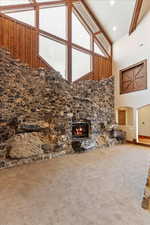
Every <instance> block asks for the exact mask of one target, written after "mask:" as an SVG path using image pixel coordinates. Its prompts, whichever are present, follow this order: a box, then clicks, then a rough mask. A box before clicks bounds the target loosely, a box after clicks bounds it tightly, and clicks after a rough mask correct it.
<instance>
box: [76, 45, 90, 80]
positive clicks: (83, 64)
mask: <svg viewBox="0 0 150 225" xmlns="http://www.w3.org/2000/svg"><path fill="white" fill-rule="evenodd" d="M90 71H91V56H90V55H88V54H85V53H83V52H80V51H78V50H76V49H72V81H75V80H77V79H79V78H80V77H82V76H83V75H86V74H87V73H89V72H90Z"/></svg>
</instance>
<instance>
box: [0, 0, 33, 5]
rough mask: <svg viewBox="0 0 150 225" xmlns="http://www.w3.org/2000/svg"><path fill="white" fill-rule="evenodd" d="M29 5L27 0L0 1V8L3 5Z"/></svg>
mask: <svg viewBox="0 0 150 225" xmlns="http://www.w3.org/2000/svg"><path fill="white" fill-rule="evenodd" d="M27 3H30V2H29V1H28V0H0V6H4V5H19V4H27Z"/></svg>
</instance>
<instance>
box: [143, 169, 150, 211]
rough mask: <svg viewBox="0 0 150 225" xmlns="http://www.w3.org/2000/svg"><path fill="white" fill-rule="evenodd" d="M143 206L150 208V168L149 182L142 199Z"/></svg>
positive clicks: (149, 172) (149, 173)
mask: <svg viewBox="0 0 150 225" xmlns="http://www.w3.org/2000/svg"><path fill="white" fill-rule="evenodd" d="M142 207H143V208H144V209H148V210H150V168H149V171H148V177H147V183H146V186H145V192H144V197H143V201H142Z"/></svg>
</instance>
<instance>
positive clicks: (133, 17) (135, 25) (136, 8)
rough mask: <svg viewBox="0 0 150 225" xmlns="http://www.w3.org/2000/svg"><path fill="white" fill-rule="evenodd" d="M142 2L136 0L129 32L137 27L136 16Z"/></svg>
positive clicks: (141, 0)
mask: <svg viewBox="0 0 150 225" xmlns="http://www.w3.org/2000/svg"><path fill="white" fill-rule="evenodd" d="M142 4H143V0H136V3H135V8H134V12H133V16H132V20H131V24H130V29H129V34H131V33H132V32H133V31H134V30H135V29H136V27H137V23H138V18H139V15H140V11H141V8H142Z"/></svg>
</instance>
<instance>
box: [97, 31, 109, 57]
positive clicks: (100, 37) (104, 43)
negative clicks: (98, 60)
mask: <svg viewBox="0 0 150 225" xmlns="http://www.w3.org/2000/svg"><path fill="white" fill-rule="evenodd" d="M96 38H97V39H98V41H99V42H100V43H101V44H102V46H103V47H104V49H105V50H106V52H107V54H108V55H111V44H110V43H109V42H108V40H107V39H106V38H105V36H104V34H102V33H100V34H97V35H96Z"/></svg>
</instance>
